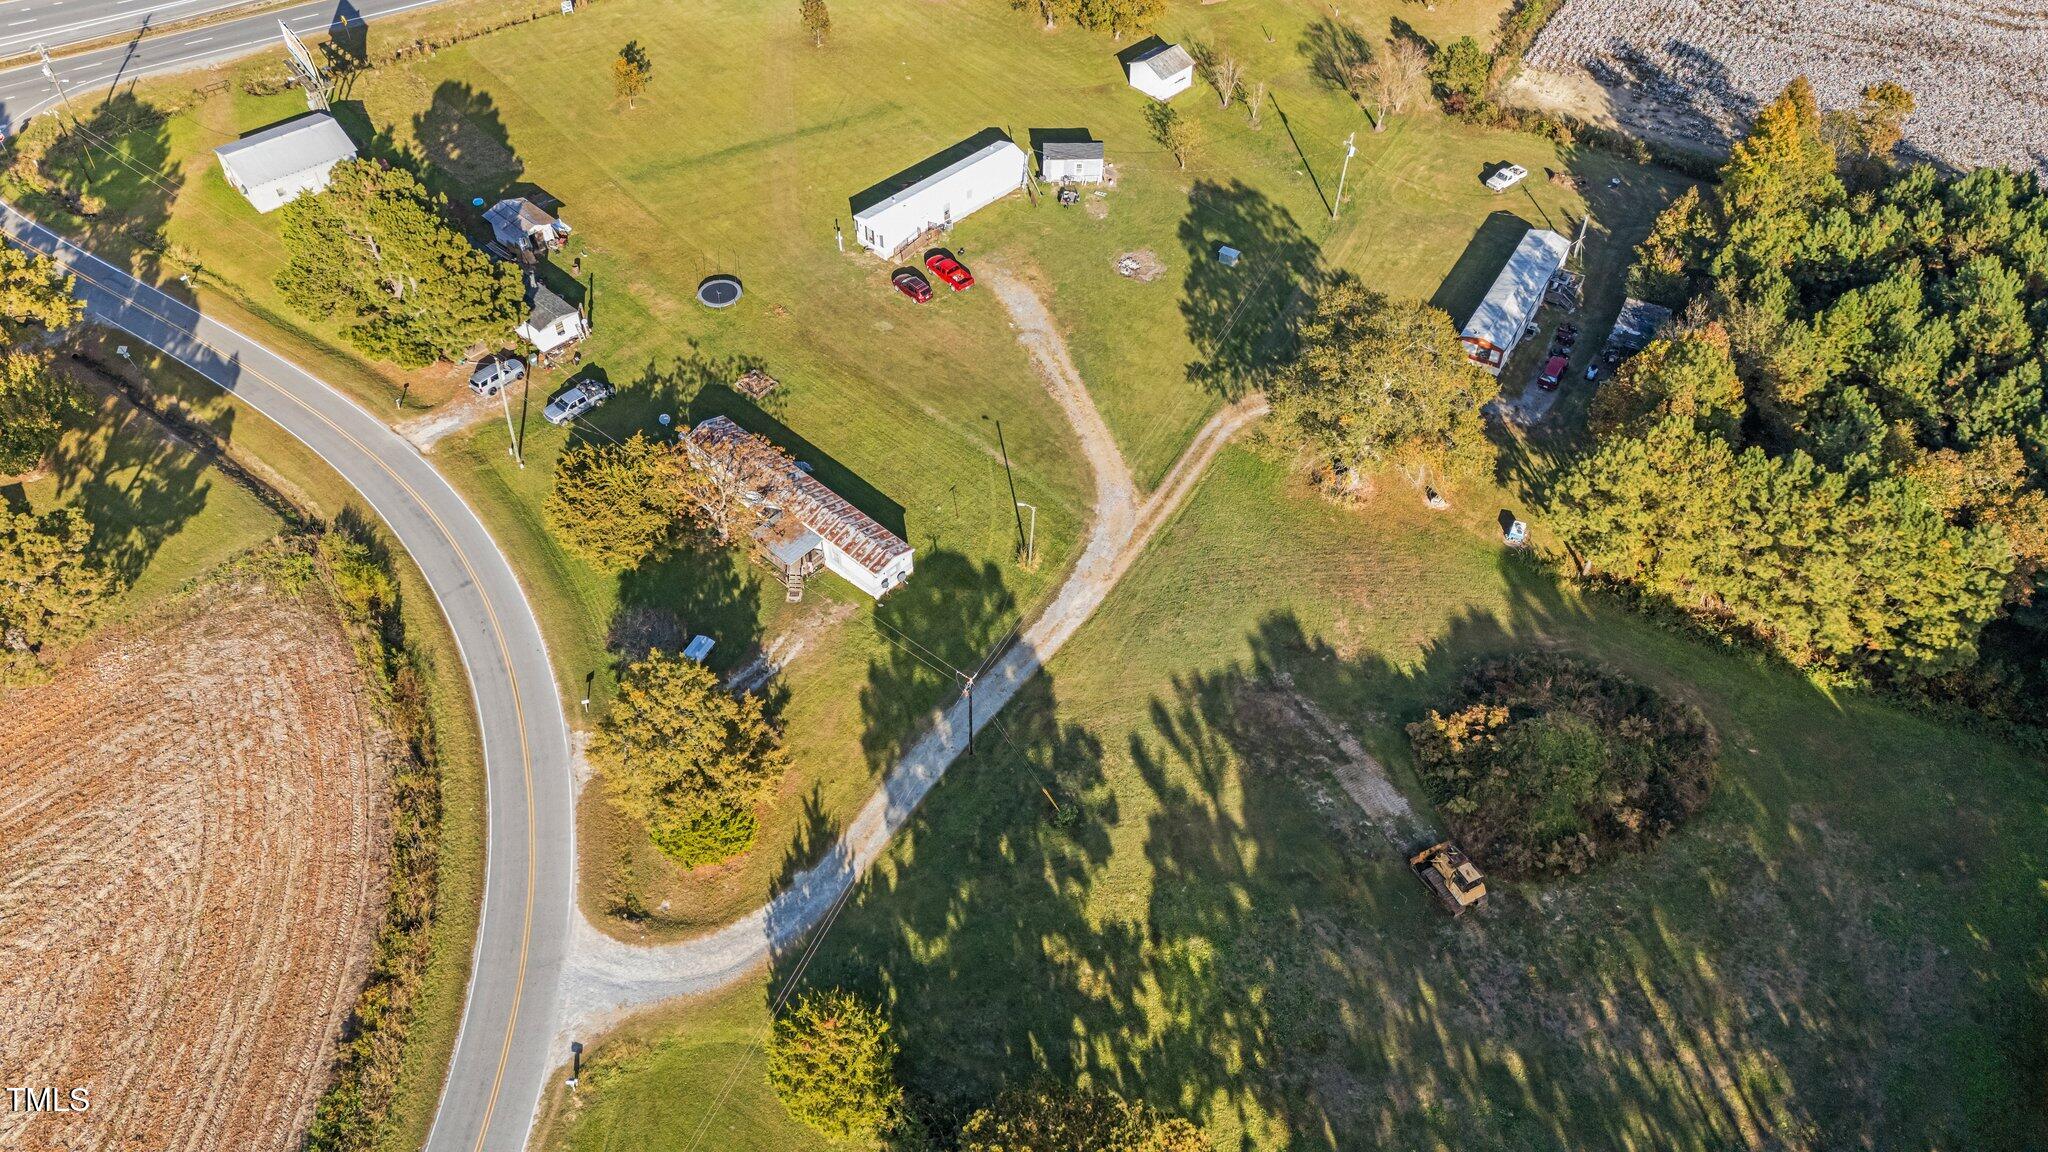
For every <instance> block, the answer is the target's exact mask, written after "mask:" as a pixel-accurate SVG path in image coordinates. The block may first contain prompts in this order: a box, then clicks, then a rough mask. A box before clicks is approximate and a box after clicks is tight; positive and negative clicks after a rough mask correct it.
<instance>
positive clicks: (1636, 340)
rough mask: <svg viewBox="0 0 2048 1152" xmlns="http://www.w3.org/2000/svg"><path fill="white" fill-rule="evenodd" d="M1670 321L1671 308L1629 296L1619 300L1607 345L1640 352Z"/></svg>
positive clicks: (1625, 350) (1616, 348)
mask: <svg viewBox="0 0 2048 1152" xmlns="http://www.w3.org/2000/svg"><path fill="white" fill-rule="evenodd" d="M1670 323H1671V309H1669V308H1666V307H1664V306H1663V305H1662V304H1652V303H1650V302H1649V301H1648V300H1638V299H1636V298H1635V297H1633V296H1631V297H1629V298H1628V299H1626V300H1623V301H1622V302H1621V312H1620V313H1619V314H1618V315H1616V316H1615V317H1614V328H1613V330H1612V331H1611V332H1609V333H1608V335H1607V346H1608V347H1609V348H1613V349H1615V350H1616V351H1619V352H1640V351H1642V350H1643V349H1644V348H1647V347H1649V344H1650V341H1652V340H1655V339H1656V338H1657V337H1658V336H1659V335H1660V334H1662V333H1663V331H1664V328H1665V326H1666V325H1668V324H1670Z"/></svg>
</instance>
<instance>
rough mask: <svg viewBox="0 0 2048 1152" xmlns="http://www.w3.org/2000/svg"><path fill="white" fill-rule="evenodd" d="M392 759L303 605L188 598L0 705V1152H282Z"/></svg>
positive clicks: (304, 1085)
mask: <svg viewBox="0 0 2048 1152" xmlns="http://www.w3.org/2000/svg"><path fill="white" fill-rule="evenodd" d="M396 756H397V749H396V747H395V744H394V742H393V741H392V739H391V738H390V737H389V736H388V735H387V732H386V729H385V728H384V726H383V722H382V720H381V717H380V715H379V712H378V708H377V705H376V703H375V700H374V698H373V697H372V696H371V695H370V694H369V692H368V691H367V690H366V688H365V681H364V678H363V675H362V673H361V672H360V670H359V668H358V666H357V664H356V659H355V656H354V653H353V650H352V648H351V645H350V643H349V640H348V637H347V635H346V634H345V633H344V632H343V630H342V627H341V624H340V623H339V621H338V620H337V619H336V618H335V617H334V615H333V614H332V613H331V612H329V611H328V610H326V608H325V607H324V606H323V605H322V604H321V603H320V601H319V600H317V599H314V598H310V597H308V598H299V597H289V596H285V595H282V594H279V593H276V592H273V591H271V590H269V589H267V588H266V587H265V586H263V585H260V584H257V583H255V582H252V581H246V580H243V581H237V582H235V583H233V584H231V585H230V584H215V585H211V586H209V587H207V588H205V589H203V590H201V591H200V592H198V593H196V594H195V595H194V596H193V597H192V598H190V599H188V600H186V601H184V602H182V603H180V604H178V605H177V606H175V607H174V608H173V610H172V611H171V612H170V613H169V614H168V616H167V617H165V618H163V619H162V620H161V622H160V623H158V624H156V625H155V626H154V627H152V628H151V629H149V630H148V631H144V632H136V633H128V634H125V635H120V634H116V635H111V636H109V637H107V638H104V639H101V640H99V641H96V642H94V643H91V644H89V645H87V646H85V647H84V648H83V649H81V650H80V651H78V652H77V653H75V654H74V655H73V656H72V657H71V659H70V660H69V662H68V663H67V666H66V667H64V668H62V669H60V670H59V671H58V674H57V675H56V676H55V677H53V678H52V680H51V681H50V682H49V683H47V684H43V685H39V686H36V687H31V688H24V689H16V690H12V691H9V692H6V693H0V874H4V875H6V876H7V877H8V878H9V880H8V883H7V884H6V885H5V886H4V887H0V924H4V925H5V926H6V931H5V932H4V933H0V1003H5V1004H7V1005H8V1014H9V1026H8V1027H7V1028H6V1029H5V1030H4V1031H0V1068H5V1069H7V1070H8V1076H9V1078H10V1082H12V1083H20V1084H28V1085H62V1086H66V1087H67V1088H68V1087H71V1086H85V1087H89V1088H90V1089H91V1105H92V1106H91V1110H90V1111H88V1112H83V1113H71V1114H68V1115H63V1114H50V1113H42V1114H30V1113H27V1112H23V1111H18V1110H15V1111H8V1112H5V1113H0V1146H4V1147H9V1148H23V1147H25V1148H58V1147H61V1148H67V1149H75V1150H84V1149H102V1148H107V1149H112V1148H135V1147H148V1148H289V1147H296V1146H297V1145H298V1143H299V1139H300V1135H301V1134H302V1133H303V1132H304V1130H305V1127H306V1123H307V1121H308V1119H309V1118H310V1115H311V1111H312V1107H313V1103H314V1101H315V1099H316V1098H317V1097H318V1095H319V1093H320V1092H321V1090H322V1089H323V1088H324V1087H325V1086H326V1083H327V1079H328V1074H329V1068H330V1060H331V1057H332V1052H333V1045H334V1040H335V1037H336V1036H337V1035H338V1033H339V1032H340V1030H341V1027H342V1023H343V1021H344V1019H345V1018H346V1017H347V1015H348V1012H349V1008H350V1005H351V1004H352V1003H353V1002H354V1000H355V997H356V993H357V990H358V989H359V988H360V986H361V985H362V981H363V978H364V975H365V968H366V966H367V964H368V961H369V957H370V953H371V945H372V942H373V938H374V936H375V933H376V930H377V925H378V923H379V921H380V919H381V918H382V915H383V911H384V908H383V897H384V889H383V884H382V879H383V878H382V875H381V873H382V870H383V861H384V859H385V855H386V853H385V850H384V847H383V845H384V842H385V840H386V839H387V838H388V836H389V830H388V827H387V819H388V816H387V810H386V805H387V799H386V787H387V781H388V773H389V769H390V766H391V765H392V764H393V763H394V762H395V759H396Z"/></svg>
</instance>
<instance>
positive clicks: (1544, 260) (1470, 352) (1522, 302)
mask: <svg viewBox="0 0 2048 1152" xmlns="http://www.w3.org/2000/svg"><path fill="white" fill-rule="evenodd" d="M1571 246H1572V245H1571V241H1569V240H1566V239H1565V238H1564V237H1562V236H1560V235H1558V234H1557V233H1555V232H1552V231H1550V230H1548V229H1543V228H1532V229H1530V230H1529V232H1528V233H1527V234H1526V235H1524V236H1523V237H1522V242H1521V243H1519V244H1517V245H1515V254H1514V255H1512V256H1510V257H1508V262H1507V266H1506V267H1505V268H1502V269H1501V270H1500V275H1499V276H1496V277H1494V280H1493V287H1491V288H1489V289H1487V290H1486V298H1485V299H1483V300H1481V301H1480V302H1479V307H1478V308H1477V309H1475V310H1474V311H1473V313H1472V319H1471V320H1469V321H1467V322H1466V324H1465V330H1464V331H1463V332H1460V333H1459V334H1458V340H1459V342H1460V343H1462V344H1464V345H1465V357H1466V359H1468V360H1470V361H1472V362H1473V363H1474V364H1477V365H1479V366H1480V367H1481V368H1484V369H1486V370H1487V371H1488V372H1491V373H1493V374H1494V375H1495V376H1498V375H1500V370H1501V366H1502V365H1504V364H1506V363H1507V362H1508V357H1509V356H1510V355H1511V354H1513V352H1514V350H1515V345H1517V344H1520V343H1521V342H1522V333H1523V332H1525V331H1527V330H1528V327H1529V321H1530V320H1533V319H1534V318H1535V316H1536V309H1538V308H1540V307H1542V305H1543V293H1544V292H1545V291H1546V290H1547V289H1549V287H1550V281H1551V278H1552V277H1554V276H1556V275H1557V270H1558V269H1560V268H1562V267H1564V258H1565V255H1566V253H1568V252H1570V251H1571Z"/></svg>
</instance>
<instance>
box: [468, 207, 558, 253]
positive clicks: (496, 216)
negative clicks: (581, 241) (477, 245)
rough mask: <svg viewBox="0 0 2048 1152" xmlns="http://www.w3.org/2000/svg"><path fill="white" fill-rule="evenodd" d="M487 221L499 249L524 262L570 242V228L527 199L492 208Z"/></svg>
mask: <svg viewBox="0 0 2048 1152" xmlns="http://www.w3.org/2000/svg"><path fill="white" fill-rule="evenodd" d="M484 222H485V223H487V224H489V225H490V226H491V237H492V239H494V240H496V241H497V242H498V245H499V247H501V248H503V249H505V251H507V252H510V253H513V254H515V255H517V256H518V257H519V258H520V259H521V260H527V261H531V260H533V259H534V258H536V257H538V256H541V255H544V254H546V253H548V252H552V251H554V250H555V249H557V248H560V247H561V246H562V245H563V244H566V243H568V241H569V225H567V224H566V223H564V222H562V221H561V220H558V219H556V218H555V217H553V216H551V215H549V214H548V213H547V212H546V211H544V210H543V209H542V208H541V206H540V205H538V204H535V203H534V202H533V201H531V200H528V199H526V198H525V197H523V196H522V197H520V198H518V199H516V200H500V201H498V202H497V203H496V204H493V205H491V207H490V210H489V211H487V212H485V213H484Z"/></svg>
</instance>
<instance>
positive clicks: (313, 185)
mask: <svg viewBox="0 0 2048 1152" xmlns="http://www.w3.org/2000/svg"><path fill="white" fill-rule="evenodd" d="M213 154H214V155H215V156H217V157H219V158H220V170H221V174H222V175H224V176H226V177H227V181H228V184H229V185H230V186H231V187H233V188H234V190H235V191H237V192H240V193H241V194H242V195H244V196H246V197H248V198H249V203H251V204H254V205H255V206H256V210H257V211H258V212H271V211H275V210H277V209H279V208H282V207H284V206H285V205H286V204H289V203H291V202H292V201H294V200H296V199H298V198H299V197H301V196H303V195H305V194H307V193H309V192H321V191H324V190H326V188H327V178H328V174H329V173H330V172H332V171H333V170H334V166H335V165H336V164H339V163H341V162H342V161H344V160H353V159H355V158H356V146H355V142H354V141H352V140H350V139H349V138H348V132H347V130H345V129H344V128H342V126H341V125H340V124H339V123H338V122H336V120H335V119H334V117H332V116H329V115H328V114H326V113H325V112H316V113H314V114H313V115H311V116H301V117H299V118H298V119H296V120H288V121H286V122H285V123H283V124H275V125H272V126H271V127H269V128H265V129H264V130H263V131H261V132H258V133H256V134H255V135H253V136H244V137H242V138H241V139H240V140H237V141H235V142H234V143H233V144H223V145H221V146H220V147H218V148H215V149H214V150H213Z"/></svg>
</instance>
